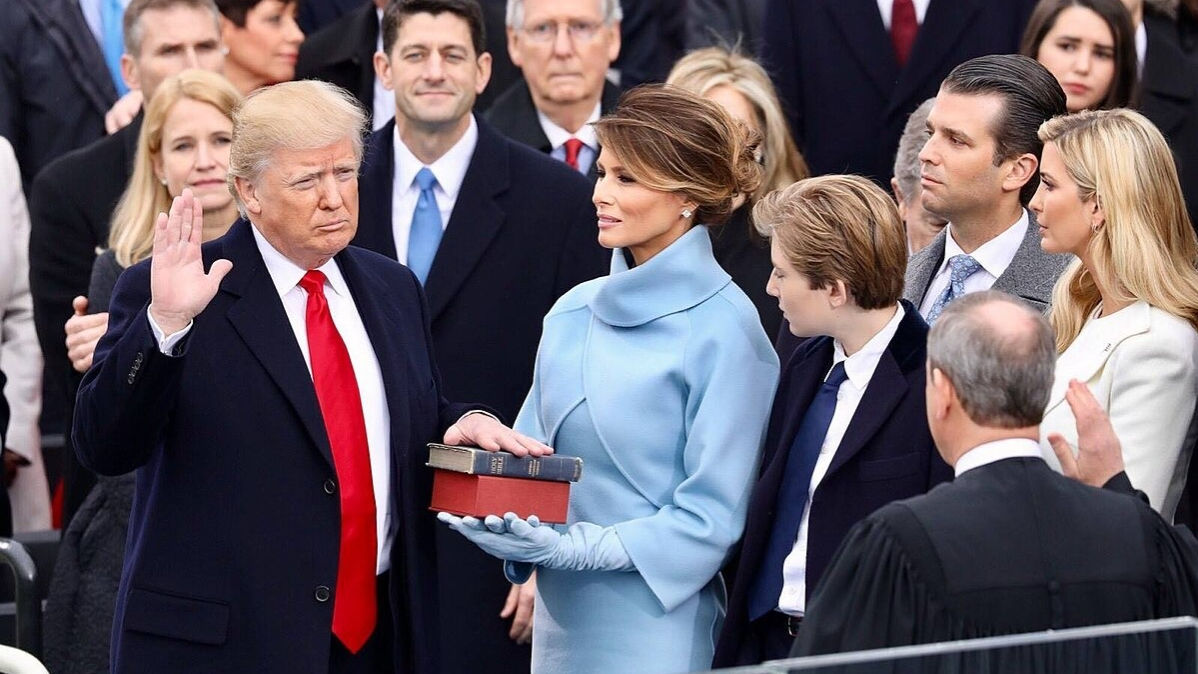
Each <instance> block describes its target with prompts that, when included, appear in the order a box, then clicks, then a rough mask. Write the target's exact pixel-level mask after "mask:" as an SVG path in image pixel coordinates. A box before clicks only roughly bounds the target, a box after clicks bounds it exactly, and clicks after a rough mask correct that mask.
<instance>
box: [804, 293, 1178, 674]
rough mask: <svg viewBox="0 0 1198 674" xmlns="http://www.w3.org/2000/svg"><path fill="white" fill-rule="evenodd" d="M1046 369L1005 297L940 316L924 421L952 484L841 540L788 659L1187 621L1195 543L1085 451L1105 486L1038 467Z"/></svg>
mask: <svg viewBox="0 0 1198 674" xmlns="http://www.w3.org/2000/svg"><path fill="white" fill-rule="evenodd" d="M1055 360H1056V350H1055V348H1054V346H1053V337H1052V330H1051V328H1050V327H1049V326H1048V323H1047V322H1046V321H1045V320H1044V318H1043V317H1042V316H1041V315H1039V314H1038V313H1036V312H1034V311H1032V310H1030V309H1028V308H1027V307H1026V306H1024V305H1023V304H1021V303H1020V301H1019V300H1017V299H1015V298H1013V297H1010V296H1008V295H1004V294H1002V293H999V292H996V291H986V292H982V293H974V294H971V295H967V296H965V297H962V298H960V299H958V300H957V301H955V302H954V303H953V304H952V305H950V307H949V308H948V309H946V310H945V311H944V313H943V314H941V316H940V319H939V320H938V321H937V323H936V325H935V326H934V327H933V329H932V331H931V332H930V334H929V336H928V367H927V372H928V377H927V410H928V423H929V426H930V428H931V431H932V437H933V439H934V440H935V442H936V445H937V448H938V449H939V451H940V454H941V456H943V457H944V460H945V461H946V462H947V463H948V464H949V465H951V466H953V467H954V470H955V473H956V479H955V481H953V482H951V483H948V484H944V485H941V486H940V487H937V488H936V489H934V490H932V491H931V492H929V493H928V494H926V495H924V496H920V497H916V498H912V499H909V500H906V501H899V502H897V503H893V504H891V505H889V506H886V507H884V508H882V509H880V510H878V511H876V512H875V513H874V514H873V515H871V516H870V517H869V518H867V519H865V520H864V521H862V522H861V523H860V524H858V525H857V526H856V527H855V528H854V530H853V531H851V532H850V533H849V535H848V537H847V538H846V539H845V542H844V544H843V545H842V546H841V548H840V550H839V551H838V552H837V554H836V557H835V558H834V559H833V561H832V563H831V567H830V568H829V570H828V571H827V572H826V573H825V575H824V579H823V582H822V583H821V585H820V586H819V588H817V589H816V591H815V594H814V596H813V597H812V600H811V604H810V609H809V611H808V613H807V615H806V619H805V621H804V622H803V623H802V625H801V627H800V629H799V635H798V638H797V640H796V642H795V647H794V650H793V652H792V655H796V656H798V655H812V654H819V653H834V652H842V651H853V650H863V649H870V648H884V647H890V646H901V645H907V644H916V643H927V642H936V641H948V640H955V639H968V638H974V637H984V636H992V635H1001V634H1015V633H1020V632H1034V631H1040V630H1047V629H1062V628H1068V627H1082V626H1086V625H1098V624H1105V623H1117V622H1129V621H1136V620H1145V619H1151V618H1164V617H1169V616H1178V615H1192V614H1193V613H1194V609H1195V604H1196V601H1195V593H1196V589H1198V573H1196V565H1195V559H1196V550H1198V546H1196V545H1195V541H1194V538H1193V536H1191V535H1190V534H1189V532H1188V531H1187V530H1184V529H1177V530H1175V529H1173V528H1172V527H1170V526H1169V525H1168V524H1166V523H1165V522H1164V521H1163V520H1162V519H1161V518H1160V516H1159V515H1157V513H1155V512H1154V511H1153V510H1152V509H1151V508H1149V507H1148V505H1147V504H1146V503H1144V502H1143V501H1142V500H1140V499H1136V498H1132V497H1129V496H1128V493H1130V492H1131V487H1130V483H1128V482H1127V480H1126V477H1125V476H1123V477H1122V479H1119V478H1120V476H1122V475H1123V474H1122V473H1121V472H1118V471H1121V469H1122V467H1121V466H1116V468H1115V469H1110V470H1107V469H1093V468H1088V467H1087V466H1091V465H1092V462H1088V455H1086V454H1081V455H1080V457H1081V459H1079V460H1080V461H1081V463H1082V467H1083V468H1085V470H1084V471H1082V472H1083V473H1085V472H1088V474H1089V478H1088V480H1087V481H1090V482H1092V483H1093V484H1106V486H1107V489H1097V488H1095V487H1093V486H1088V485H1086V484H1082V483H1080V482H1077V481H1074V480H1071V479H1069V478H1066V477H1063V476H1061V475H1059V474H1057V473H1055V472H1053V471H1052V470H1051V469H1050V468H1049V467H1048V465H1047V464H1046V463H1045V462H1044V461H1043V459H1042V458H1041V453H1040V448H1039V445H1038V441H1039V437H1040V430H1039V423H1040V419H1041V415H1042V413H1043V410H1044V406H1045V404H1046V402H1047V400H1048V395H1049V390H1050V387H1051V386H1052V380H1053V366H1054V362H1055ZM1075 397H1076V393H1075ZM1080 423H1081V421H1080V418H1079V424H1080ZM1081 438H1082V440H1083V441H1085V440H1086V438H1087V436H1086V435H1085V434H1083V435H1082V436H1081ZM1061 442H1063V441H1061V440H1060V439H1057V444H1058V445H1059V449H1058V452H1063V453H1065V454H1070V455H1071V450H1070V449H1069V448H1068V447H1067V446H1064V445H1060V443H1061ZM1108 456H1109V455H1108ZM1105 465H1106V466H1107V467H1108V468H1109V466H1110V465H1112V462H1111V461H1107V462H1106V464H1105ZM1066 469H1067V470H1073V471H1074V473H1075V474H1076V473H1077V472H1078V471H1077V469H1076V468H1071V467H1070V465H1069V464H1066ZM1112 476H1114V478H1113V479H1111V477H1112ZM1108 480H1109V484H1108ZM1121 492H1122V493H1121ZM1191 645H1192V644H1191ZM1083 650H1084V649H1083ZM1073 655H1074V656H1076V655H1077V653H1074V654H1073ZM1082 655H1084V653H1083V654H1082Z"/></svg>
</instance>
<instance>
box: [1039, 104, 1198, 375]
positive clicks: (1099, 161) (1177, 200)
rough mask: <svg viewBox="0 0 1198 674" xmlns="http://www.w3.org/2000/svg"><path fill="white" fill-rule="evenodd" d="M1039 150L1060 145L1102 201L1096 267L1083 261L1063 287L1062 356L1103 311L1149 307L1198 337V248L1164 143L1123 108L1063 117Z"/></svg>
mask: <svg viewBox="0 0 1198 674" xmlns="http://www.w3.org/2000/svg"><path fill="white" fill-rule="evenodd" d="M1039 135H1040V140H1041V141H1043V142H1045V143H1053V144H1055V145H1056V149H1057V152H1058V153H1059V154H1060V156H1061V160H1062V161H1063V162H1064V164H1065V170H1066V172H1067V173H1068V174H1069V177H1070V178H1071V179H1072V180H1073V182H1075V183H1076V184H1077V191H1078V197H1080V198H1081V199H1082V200H1083V201H1085V200H1088V199H1090V198H1092V197H1095V198H1097V200H1098V204H1099V206H1100V207H1101V209H1102V212H1103V215H1104V216H1105V222H1104V224H1103V225H1102V226H1101V227H1100V228H1099V229H1098V231H1097V232H1094V233H1093V234H1092V236H1091V237H1090V242H1089V244H1088V246H1089V249H1088V253H1089V255H1088V257H1089V259H1090V264H1091V267H1086V266H1084V265H1082V263H1081V261H1080V260H1077V261H1075V262H1074V263H1073V264H1072V265H1071V266H1070V267H1069V269H1068V270H1066V272H1065V273H1064V275H1062V276H1061V278H1060V280H1058V281H1057V284H1056V286H1055V287H1054V288H1053V294H1052V313H1051V315H1050V320H1051V322H1052V327H1053V329H1055V330H1056V334H1057V338H1056V339H1057V350H1058V351H1062V352H1063V351H1064V350H1065V349H1066V348H1067V347H1068V346H1069V345H1070V344H1071V343H1072V342H1073V340H1074V339H1075V338H1076V337H1077V335H1078V333H1079V332H1081V329H1082V326H1083V325H1084V324H1085V322H1086V319H1087V317H1088V316H1089V315H1090V314H1091V313H1092V312H1093V311H1094V309H1095V307H1097V306H1098V304H1099V302H1101V301H1102V296H1101V294H1100V292H1099V284H1100V283H1101V286H1102V287H1103V288H1105V289H1106V290H1107V292H1108V293H1110V294H1111V295H1112V296H1113V298H1114V299H1116V300H1118V301H1119V302H1120V303H1123V302H1134V301H1137V300H1144V301H1145V302H1147V303H1148V304H1149V305H1151V306H1154V307H1156V308H1158V309H1161V310H1163V311H1166V312H1168V313H1170V314H1172V315H1174V316H1177V317H1178V318H1181V319H1184V320H1186V321H1188V322H1189V323H1190V325H1192V326H1194V327H1195V328H1196V329H1198V270H1196V269H1195V265H1196V264H1198V238H1196V237H1195V235H1194V229H1193V227H1191V225H1190V217H1189V215H1188V214H1187V213H1186V208H1185V201H1184V199H1183V198H1182V195H1181V185H1180V184H1179V182H1178V179H1177V167H1176V166H1175V165H1174V163H1173V155H1172V154H1171V153H1170V152H1169V146H1168V144H1166V142H1165V138H1164V136H1162V135H1161V132H1160V131H1159V130H1157V128H1156V127H1155V126H1153V125H1152V122H1149V121H1148V120H1147V119H1146V118H1145V117H1144V116H1143V115H1141V114H1139V113H1137V112H1133V111H1131V110H1126V109H1122V108H1118V109H1114V110H1087V111H1083V112H1079V113H1076V114H1073V115H1065V116H1061V117H1055V118H1053V119H1050V120H1048V121H1047V122H1045V123H1044V124H1042V125H1041V126H1040V132H1039Z"/></svg>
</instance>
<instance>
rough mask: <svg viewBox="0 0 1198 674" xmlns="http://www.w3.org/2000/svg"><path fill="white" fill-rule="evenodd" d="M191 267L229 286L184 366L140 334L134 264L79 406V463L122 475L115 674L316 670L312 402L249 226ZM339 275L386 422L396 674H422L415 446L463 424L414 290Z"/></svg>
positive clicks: (205, 318)
mask: <svg viewBox="0 0 1198 674" xmlns="http://www.w3.org/2000/svg"><path fill="white" fill-rule="evenodd" d="M204 258H205V261H206V263H211V261H212V260H215V259H217V258H225V259H228V260H230V261H232V263H233V270H232V271H231V272H230V273H229V275H228V276H227V277H226V278H225V279H224V281H223V282H222V283H221V289H220V291H219V292H218V293H217V294H216V296H215V297H214V298H213V300H212V301H211V303H210V304H209V305H208V307H207V308H206V309H205V310H204V311H203V312H202V313H201V314H200V315H199V316H197V317H196V318H195V323H194V326H193V327H192V330H191V333H190V334H189V335H188V336H187V338H186V340H185V345H184V350H183V354H182V355H181V356H180V357H177V358H172V357H168V356H164V355H163V354H162V353H161V352H160V351H159V349H158V345H157V343H156V342H155V339H154V336H153V333H152V332H151V330H150V325H149V321H148V319H147V318H146V306H147V302H148V300H149V289H150V288H149V281H150V279H149V271H150V268H149V261H146V262H143V263H141V264H138V265H134V266H133V267H131V268H129V270H128V271H126V273H125V274H123V275H122V276H121V278H120V280H119V281H118V282H117V287H116V290H115V293H114V295H113V298H112V305H111V307H110V315H111V318H110V322H109V328H108V333H107V334H106V335H105V336H104V338H103V339H102V340H101V341H100V344H99V346H98V347H97V349H96V358H95V361H96V365H95V366H93V367H92V369H91V370H90V371H89V372H88V373H87V375H86V376H85V377H84V382H83V386H82V387H81V389H80V394H79V404H78V409H77V412H76V424H75V439H76V448H77V451H78V452H79V457H80V459H81V460H82V461H83V462H84V464H86V465H87V466H88V467H89V468H91V469H93V470H95V471H97V472H99V473H103V474H108V475H117V474H120V473H124V472H128V471H131V470H134V469H137V488H136V494H135V497H134V503H133V512H132V515H131V518H130V522H129V528H130V534H129V544H128V547H127V550H126V558H125V567H124V572H123V573H122V576H121V587H120V591H119V594H118V596H117V605H116V612H115V615H114V622H113V642H112V663H113V669H114V671H116V672H151V671H153V672H165V671H196V672H201V671H203V672H216V671H220V672H232V671H277V672H309V671H324V670H325V669H327V667H328V662H329V646H330V644H331V632H330V630H331V624H332V612H333V604H332V602H329V601H327V590H325V591H324V592H322V591H320V590H321V588H331V587H334V586H335V585H336V578H337V557H338V541H339V530H340V524H339V519H340V506H339V500H338V497H337V496H336V495H335V493H336V488H335V484H336V483H335V480H336V471H335V470H334V466H333V459H332V454H331V450H330V448H329V442H328V438H327V436H326V434H325V430H324V424H323V421H322V418H321V414H320V408H319V405H318V403H317V399H316V393H315V389H314V387H313V385H312V380H311V377H310V376H309V374H308V370H307V368H306V366H305V364H304V359H303V355H302V353H301V352H300V349H299V346H298V344H297V342H296V339H295V336H294V334H293V333H292V331H291V326H290V324H289V323H288V320H287V316H286V314H285V312H284V310H283V305H282V303H281V302H280V300H279V296H278V293H277V292H276V290H275V286H274V284H273V283H272V281H271V279H270V275H269V272H268V271H267V269H266V266H265V264H264V263H263V261H262V257H261V255H260V254H259V253H258V249H257V247H256V245H255V243H254V238H253V235H252V232H251V230H250V225H249V223H247V222H245V221H244V220H242V221H238V222H237V223H236V224H234V225H233V227H232V229H230V231H229V233H228V234H226V235H225V236H224V237H222V238H220V239H217V240H216V241H213V242H211V243H208V244H205V246H204ZM336 260H337V264H338V266H339V268H340V269H341V272H342V274H343V275H344V276H345V279H346V282H347V283H348V285H349V288H350V292H351V293H352V294H353V297H354V302H355V303H356V304H357V308H358V313H359V314H360V315H361V318H362V322H363V324H364V325H365V327H366V332H367V334H368V335H369V337H370V341H371V344H372V346H373V348H374V352H375V355H376V356H377V357H378V361H379V368H380V370H381V371H382V375H383V385H384V392H385V394H386V397H387V408H388V414H389V415H390V418H389V423H390V428H391V452H392V454H391V457H392V474H391V489H392V492H391V493H392V501H391V509H392V520H393V529H392V534H393V535H394V546H393V548H392V551H391V565H392V568H391V580H392V584H391V608H392V611H393V612H394V615H395V616H396V620H395V648H396V663H397V664H396V669H395V671H396V672H404V673H407V672H427V673H429V674H431V673H433V672H436V671H439V669H438V667H437V663H436V652H435V650H436V649H435V648H433V647H432V644H435V643H436V610H435V601H434V596H433V588H434V587H435V584H436V567H435V561H434V552H433V546H432V532H433V527H434V526H435V521H434V519H433V517H432V515H431V514H430V513H429V512H428V509H427V506H428V502H429V497H430V495H431V480H430V471H428V469H427V468H425V467H424V465H423V464H424V461H425V459H426V451H425V448H424V445H425V443H427V442H429V441H431V440H434V439H437V438H439V437H440V436H441V433H443V431H444V430H445V429H446V428H447V427H448V426H449V425H450V424H452V423H453V422H454V421H455V420H456V419H457V418H458V417H459V416H460V415H461V414H463V413H464V412H465V411H466V410H467V409H468V408H467V407H466V406H465V405H451V404H449V403H447V402H446V400H445V398H444V396H443V395H442V388H441V384H440V376H439V375H438V373H437V367H436V364H435V362H434V361H433V357H432V344H431V340H430V337H429V333H428V307H427V306H426V305H425V303H424V300H423V295H422V293H421V292H420V287H419V284H418V283H417V281H416V279H415V277H413V276H412V274H411V273H410V272H408V271H407V270H406V269H405V268H403V267H402V266H400V265H398V264H395V263H394V262H392V261H390V260H387V259H386V258H383V257H381V256H379V255H376V254H374V253H371V252H369V251H365V250H361V249H358V248H354V247H349V248H347V249H345V250H344V251H342V252H341V253H339V254H338V255H337V257H336ZM330 481H333V485H334V486H333V488H331V489H330V488H328V487H326V485H327V484H329V482H330ZM330 492H331V493H330ZM321 596H324V597H325V600H321V599H320V598H319V597H321ZM180 668H182V669H180Z"/></svg>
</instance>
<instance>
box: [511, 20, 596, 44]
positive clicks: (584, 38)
mask: <svg viewBox="0 0 1198 674" xmlns="http://www.w3.org/2000/svg"><path fill="white" fill-rule="evenodd" d="M563 26H565V28H566V32H567V33H569V35H570V39H571V40H574V41H575V42H590V41H591V40H593V39H595V36H596V35H598V34H599V29H600V28H602V27H603V24H602V23H600V22H598V21H567V22H562V23H555V22H553V21H545V22H543V23H538V24H535V25H532V26H525V27H524V28H523V29H522V32H523V33H524V34H525V35H527V36H528V39H529V40H531V41H532V42H553V41H554V40H555V39H557V32H558V30H560V29H561V28H562V27H563Z"/></svg>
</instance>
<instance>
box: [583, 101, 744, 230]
mask: <svg viewBox="0 0 1198 674" xmlns="http://www.w3.org/2000/svg"><path fill="white" fill-rule="evenodd" d="M595 133H596V135H597V136H598V137H599V144H600V145H602V146H604V147H606V148H610V150H611V151H612V152H614V153H615V154H617V155H619V157H620V159H622V160H623V162H624V168H625V169H626V170H627V171H628V172H629V174H631V175H632V177H634V178H635V179H636V180H637V181H638V182H639V183H641V184H642V185H644V186H645V187H648V188H649V189H653V190H657V191H659V192H673V193H677V194H679V195H681V196H682V197H683V198H684V199H687V200H689V201H693V202H694V203H695V205H696V209H695V222H697V223H699V224H703V225H709V226H710V225H722V224H724V223H725V222H727V220H728V216H729V215H731V214H732V203H733V201H734V200H735V199H736V197H737V196H740V195H742V194H746V195H747V194H751V193H753V192H754V191H756V190H757V187H758V186H759V185H760V184H761V166H760V165H759V164H758V163H757V160H756V158H755V156H754V155H755V152H754V151H755V149H756V147H757V142H756V134H755V133H753V132H751V131H749V129H748V128H746V127H745V125H744V124H740V123H738V122H737V121H736V120H734V119H732V116H731V115H729V114H728V113H727V112H726V111H725V110H724V108H723V107H721V106H720V105H718V104H716V103H712V102H711V101H709V100H707V99H705V98H699V97H698V96H696V95H695V94H692V93H691V92H689V91H687V90H685V89H681V88H679V87H675V86H671V85H668V84H642V85H641V86H638V87H634V88H632V89H629V90H628V91H626V92H624V95H623V96H621V97H620V102H619V104H618V105H617V106H616V109H615V110H613V111H612V112H611V114H609V115H606V116H604V117H603V118H602V119H600V120H599V121H598V122H595Z"/></svg>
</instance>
